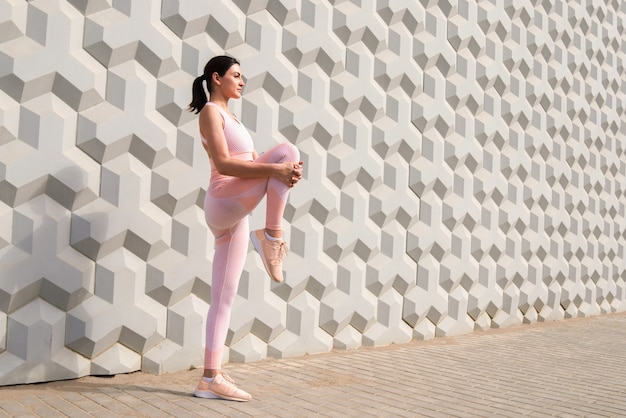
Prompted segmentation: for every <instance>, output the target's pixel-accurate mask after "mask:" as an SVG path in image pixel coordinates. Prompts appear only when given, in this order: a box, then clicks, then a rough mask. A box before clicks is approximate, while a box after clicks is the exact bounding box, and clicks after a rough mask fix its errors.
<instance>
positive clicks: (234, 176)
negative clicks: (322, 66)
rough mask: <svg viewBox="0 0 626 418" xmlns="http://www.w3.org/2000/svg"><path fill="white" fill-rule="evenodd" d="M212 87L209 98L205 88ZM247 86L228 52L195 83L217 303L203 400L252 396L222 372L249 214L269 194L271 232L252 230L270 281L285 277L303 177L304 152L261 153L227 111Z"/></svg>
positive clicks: (285, 148) (200, 391)
mask: <svg viewBox="0 0 626 418" xmlns="http://www.w3.org/2000/svg"><path fill="white" fill-rule="evenodd" d="M204 83H206V90H207V91H208V92H209V100H207V96H206V93H205V90H204ZM243 87H244V82H243V77H242V72H241V68H240V64H239V61H237V60H236V59H235V58H232V57H228V56H223V55H222V56H217V57H214V58H212V59H211V60H209V62H208V63H207V64H206V66H205V67H204V73H203V75H202V76H200V77H198V78H196V79H195V80H194V83H193V98H192V101H191V103H190V104H189V110H190V111H193V112H195V113H199V114H200V115H199V125H200V137H201V139H202V145H203V146H204V149H205V150H206V152H207V154H208V156H209V159H210V162H211V179H210V182H209V187H208V190H207V193H206V197H205V200H204V213H205V219H206V222H207V225H208V226H209V228H210V229H211V232H212V233H213V235H214V236H215V255H214V258H213V271H212V286H211V307H210V309H209V314H208V317H207V323H206V347H205V359H204V374H203V376H202V378H201V380H200V383H199V384H198V387H197V388H196V390H195V391H194V395H195V396H197V397H201V398H222V399H229V400H235V401H248V400H250V399H251V398H252V397H251V396H250V394H248V393H247V392H245V391H243V390H241V389H239V388H237V387H236V386H235V384H234V382H233V381H232V379H231V378H230V377H229V376H228V375H227V374H226V373H224V372H222V371H221V370H220V368H221V359H222V349H223V347H224V343H225V341H226V334H227V331H228V323H229V321H230V313H231V308H232V304H233V301H234V299H235V295H236V293H237V286H238V284H239V278H240V276H241V273H242V272H243V266H244V262H245V258H246V253H247V250H248V233H249V227H248V215H249V214H250V212H251V211H252V210H253V209H254V208H255V207H256V206H257V205H258V204H259V202H260V201H261V200H262V199H263V197H265V196H267V208H266V220H265V229H263V230H257V231H253V232H252V233H250V237H251V239H252V243H253V244H254V247H255V249H256V250H257V251H258V252H259V254H260V255H261V258H262V260H263V264H264V266H265V268H266V270H267V272H268V274H269V275H270V277H271V278H272V279H274V280H275V281H277V282H281V281H282V280H283V275H282V259H283V257H284V256H285V254H286V248H285V243H284V241H283V240H282V229H281V224H282V217H283V212H284V209H285V204H286V201H287V196H288V195H289V190H290V189H291V188H292V187H293V186H294V185H295V184H296V183H298V181H299V180H300V179H301V178H302V162H301V161H300V154H299V152H298V149H297V148H296V147H295V146H293V145H292V144H290V143H284V144H280V145H278V146H276V147H274V148H272V149H271V150H269V151H268V152H266V153H264V154H263V155H261V156H259V155H258V154H257V153H256V151H255V150H254V147H253V143H252V138H251V137H250V134H249V133H248V131H247V130H246V128H245V127H244V126H243V125H242V124H241V122H240V121H239V120H238V119H237V118H235V117H234V116H233V115H232V114H231V113H230V112H229V110H228V101H229V100H230V99H239V98H240V97H241V91H242V89H243Z"/></svg>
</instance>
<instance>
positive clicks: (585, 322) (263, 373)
mask: <svg viewBox="0 0 626 418" xmlns="http://www.w3.org/2000/svg"><path fill="white" fill-rule="evenodd" d="M225 370H227V371H228V372H229V373H230V375H231V376H232V377H233V378H234V379H235V380H236V381H237V382H238V383H239V386H240V387H242V388H243V389H245V390H247V391H249V392H250V393H252V395H253V396H254V399H253V400H252V401H250V402H247V403H238V402H229V401H220V400H206V399H197V398H194V397H193V396H191V392H192V391H193V389H194V388H195V385H196V382H197V380H198V379H199V377H200V375H201V371H200V370H192V371H186V372H181V373H174V374H167V375H162V376H153V375H148V374H145V373H132V374H129V375H119V376H115V377H112V378H97V377H86V378H82V379H76V380H71V381H64V382H53V383H44V384H36V385H21V386H11V387H3V388H0V417H2V416H16V417H25V416H35V417H55V416H71V417H88V416H97V417H117V416H149V417H158V416H161V417H165V416H175V417H199V416H201V417H211V416H215V417H218V416H227V417H249V416H253V417H313V416H315V417H346V416H348V417H367V416H377V417H520V416H532V417H546V416H559V417H626V313H621V314H612V315H604V316H599V317H592V318H584V319H571V320H565V321H560V322H555V323H546V324H537V325H526V326H520V327H515V328H509V329H504V330H492V331H487V332H477V333H474V334H470V335H464V336H459V337H452V338H438V339H435V340H433V341H427V342H413V343H409V344H404V345H397V346H392V347H383V348H366V349H359V350H353V351H348V352H345V351H344V352H333V353H329V354H323V355H316V356H309V357H303V358H296V359H287V360H270V361H262V362H257V363H251V364H228V365H226V367H225Z"/></svg>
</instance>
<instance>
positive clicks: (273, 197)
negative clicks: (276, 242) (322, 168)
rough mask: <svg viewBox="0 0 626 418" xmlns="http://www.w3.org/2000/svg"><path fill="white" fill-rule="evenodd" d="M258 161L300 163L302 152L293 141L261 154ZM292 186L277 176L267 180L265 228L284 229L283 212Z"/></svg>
mask: <svg viewBox="0 0 626 418" xmlns="http://www.w3.org/2000/svg"><path fill="white" fill-rule="evenodd" d="M255 161H256V162H265V163H283V162H292V163H294V164H298V162H299V161H300V152H299V151H298V149H297V148H296V147H295V146H294V145H293V144H291V143H288V142H286V143H283V144H280V145H277V146H275V147H274V148H272V149H271V150H269V151H267V152H266V153H264V154H263V155H261V156H259V157H258V158H257V159H256V160H255ZM290 190H291V188H290V187H289V185H287V184H285V183H283V182H282V181H280V180H278V179H276V178H270V179H269V180H268V181H267V189H266V194H267V208H266V211H265V228H266V229H271V230H277V231H279V230H281V229H282V219H283V213H284V212H285V205H286V204H287V197H288V196H289V191H290Z"/></svg>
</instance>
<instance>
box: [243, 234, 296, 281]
mask: <svg viewBox="0 0 626 418" xmlns="http://www.w3.org/2000/svg"><path fill="white" fill-rule="evenodd" d="M250 239H251V240H252V245H254V249H255V250H256V251H257V252H258V253H259V254H260V255H261V259H262V260H263V265H264V266H265V270H266V271H267V274H269V275H270V277H271V278H272V279H273V280H274V281H276V282H278V283H280V282H282V281H283V280H284V279H283V258H285V255H287V245H286V244H285V241H283V240H276V241H272V240H269V239H267V237H266V236H265V230H263V229H257V230H256V231H252V232H250Z"/></svg>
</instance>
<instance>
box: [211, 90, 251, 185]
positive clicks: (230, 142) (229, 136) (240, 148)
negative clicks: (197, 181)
mask: <svg viewBox="0 0 626 418" xmlns="http://www.w3.org/2000/svg"><path fill="white" fill-rule="evenodd" d="M206 104H207V105H210V106H213V107H214V108H216V109H217V110H219V112H220V114H221V115H222V118H223V119H224V136H225V137H226V145H227V146H228V153H229V154H230V156H231V157H233V158H237V159H241V160H246V161H252V153H253V151H254V143H253V142H252V137H251V136H250V132H248V130H247V129H246V127H245V126H243V124H242V123H241V122H239V121H238V120H236V119H235V118H233V117H232V116H231V115H229V114H228V113H226V112H225V111H224V110H223V109H222V108H221V107H219V106H218V105H216V104H215V103H213V102H207V103H206ZM200 138H201V139H202V142H203V143H204V144H206V142H207V141H206V139H205V138H204V137H203V136H202V134H200ZM210 161H211V185H210V188H211V189H213V190H216V189H219V188H220V186H221V185H223V183H224V182H226V181H228V179H230V178H231V176H226V175H223V174H220V173H219V172H218V171H217V169H216V168H215V165H214V164H213V160H210Z"/></svg>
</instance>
